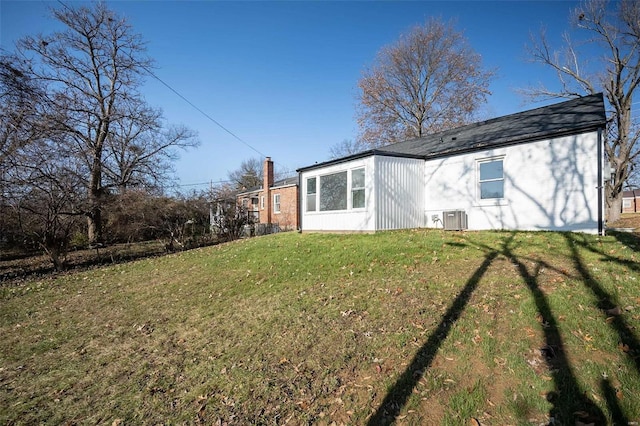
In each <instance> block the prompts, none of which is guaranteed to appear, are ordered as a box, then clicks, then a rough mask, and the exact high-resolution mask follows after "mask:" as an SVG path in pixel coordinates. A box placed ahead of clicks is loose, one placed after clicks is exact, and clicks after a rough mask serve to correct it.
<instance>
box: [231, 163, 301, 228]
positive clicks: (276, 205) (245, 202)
mask: <svg viewBox="0 0 640 426" xmlns="http://www.w3.org/2000/svg"><path fill="white" fill-rule="evenodd" d="M298 182H299V177H298V176H295V177H290V178H286V179H280V180H278V181H274V177H273V161H271V157H267V158H266V159H265V160H264V167H263V179H262V186H261V187H257V188H251V189H249V190H246V191H243V192H240V193H238V194H237V195H236V200H237V202H238V204H240V205H242V206H244V207H245V208H247V209H248V211H249V214H250V215H252V216H253V218H254V219H255V222H256V223H257V224H260V225H262V226H258V227H257V230H256V233H257V234H262V233H269V232H273V231H272V230H271V228H272V227H273V228H275V229H273V230H277V231H291V230H296V229H298V228H299V221H298Z"/></svg>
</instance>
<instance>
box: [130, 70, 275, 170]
mask: <svg viewBox="0 0 640 426" xmlns="http://www.w3.org/2000/svg"><path fill="white" fill-rule="evenodd" d="M143 68H144V70H145V71H147V72H148V73H149V75H150V76H151V77H153V78H155V79H156V80H158V81H159V82H160V83H162V84H163V85H164V86H165V87H166V88H167V89H169V90H171V91H172V92H173V93H175V94H176V95H177V96H178V97H180V99H182V100H183V101H185V102H186V103H188V104H189V105H191V107H192V108H193V109H195V110H196V111H198V112H199V113H200V114H202V115H204V116H205V117H206V118H208V119H209V120H210V121H211V122H213V123H214V124H215V125H216V126H218V127H220V128H221V129H222V130H224V131H225V132H227V133H229V134H230V135H231V136H233V137H234V138H235V139H237V140H238V141H239V142H242V143H243V144H244V145H246V146H247V147H249V148H250V149H252V150H253V151H255V152H257V153H258V154H260V155H261V156H262V157H266V155H264V154H263V153H262V152H260V151H258V150H257V149H256V148H254V147H253V146H251V145H250V144H249V143H247V142H245V141H243V140H242V139H241V138H240V137H239V136H238V135H236V134H235V133H233V132H232V131H231V130H229V129H227V128H226V127H224V126H223V125H222V124H220V123H219V122H218V121H216V120H215V119H214V118H213V117H211V116H210V115H209V114H207V113H206V112H204V111H203V110H201V109H200V108H198V107H197V106H196V105H195V104H194V103H193V102H191V101H190V100H189V99H187V98H186V97H184V96H183V95H182V94H181V93H180V92H178V91H177V90H176V89H174V88H173V87H171V86H169V84H168V83H166V82H165V81H164V80H162V79H161V78H160V77H158V76H157V75H155V74H154V73H153V72H152V71H151V70H150V69H148V68H147V67H143Z"/></svg>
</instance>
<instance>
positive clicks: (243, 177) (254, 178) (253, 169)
mask: <svg viewBox="0 0 640 426" xmlns="http://www.w3.org/2000/svg"><path fill="white" fill-rule="evenodd" d="M262 167H263V164H262V160H261V159H260V158H250V159H248V160H244V161H243V162H242V163H241V164H240V167H239V168H238V169H236V170H233V171H231V172H229V173H228V178H229V180H230V181H231V183H232V185H233V186H234V187H235V189H237V190H240V191H241V190H244V189H250V188H255V187H257V186H260V185H262V172H263V168H262Z"/></svg>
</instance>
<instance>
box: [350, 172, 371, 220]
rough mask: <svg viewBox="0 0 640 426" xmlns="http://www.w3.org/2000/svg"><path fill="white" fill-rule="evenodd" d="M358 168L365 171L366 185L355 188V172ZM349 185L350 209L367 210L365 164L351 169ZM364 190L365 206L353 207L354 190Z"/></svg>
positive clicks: (365, 181)
mask: <svg viewBox="0 0 640 426" xmlns="http://www.w3.org/2000/svg"><path fill="white" fill-rule="evenodd" d="M356 170H362V171H363V173H364V186H362V187H357V188H354V187H353V172H354V171H356ZM348 186H349V205H348V210H357V211H358V210H365V209H366V208H367V169H366V167H364V166H361V167H355V168H353V169H349V182H348ZM360 189H361V190H362V191H364V206H362V207H353V191H354V190H360Z"/></svg>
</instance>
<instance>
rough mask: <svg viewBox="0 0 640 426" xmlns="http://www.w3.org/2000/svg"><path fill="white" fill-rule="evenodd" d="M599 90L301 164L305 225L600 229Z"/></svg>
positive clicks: (601, 123)
mask: <svg viewBox="0 0 640 426" xmlns="http://www.w3.org/2000/svg"><path fill="white" fill-rule="evenodd" d="M605 121H606V118H605V110H604V100H603V97H602V94H596V95H590V96H585V97H582V98H577V99H573V100H570V101H566V102H562V103H558V104H554V105H550V106H546V107H542V108H537V109H533V110H529V111H524V112H520V113H517V114H512V115H508V116H504V117H499V118H495V119H492V120H488V121H483V122H478V123H474V124H471V125H468V126H463V127H459V128H456V129H452V130H447V131H444V132H441V133H437V134H433V135H429V136H426V137H423V138H418V139H412V140H408V141H405V142H400V143H396V144H392V145H388V146H385V147H383V148H380V149H374V150H369V151H365V152H361V153H359V154H355V155H351V156H348V157H344V158H339V159H335V160H332V161H327V162H324V163H320V164H315V165H313V166H309V167H303V168H301V169H299V170H298V173H299V175H300V218H301V229H302V231H341V232H345V231H346V232H349V231H356V232H375V231H379V230H389V229H401V228H421V227H433V228H443V227H444V228H445V229H470V230H483V229H514V230H515V229H518V230H562V231H581V232H588V233H603V229H604V226H603V224H604V213H603V211H604V203H603V163H604V162H603V134H604V128H605Z"/></svg>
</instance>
